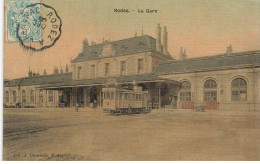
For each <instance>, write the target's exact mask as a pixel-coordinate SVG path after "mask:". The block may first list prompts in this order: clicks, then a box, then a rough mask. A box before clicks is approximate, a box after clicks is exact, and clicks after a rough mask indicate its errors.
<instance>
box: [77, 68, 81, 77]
mask: <svg viewBox="0 0 260 164" xmlns="http://www.w3.org/2000/svg"><path fill="white" fill-rule="evenodd" d="M80 74H81V67H78V79H79V78H80Z"/></svg>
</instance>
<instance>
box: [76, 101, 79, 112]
mask: <svg viewBox="0 0 260 164" xmlns="http://www.w3.org/2000/svg"><path fill="white" fill-rule="evenodd" d="M75 111H76V112H78V111H79V104H78V103H76V106H75Z"/></svg>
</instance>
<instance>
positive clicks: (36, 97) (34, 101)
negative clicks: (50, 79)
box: [4, 85, 58, 107]
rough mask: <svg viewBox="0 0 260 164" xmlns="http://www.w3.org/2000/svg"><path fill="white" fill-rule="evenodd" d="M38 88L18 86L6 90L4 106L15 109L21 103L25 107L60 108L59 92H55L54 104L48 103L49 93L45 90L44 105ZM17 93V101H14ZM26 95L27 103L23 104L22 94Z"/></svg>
mask: <svg viewBox="0 0 260 164" xmlns="http://www.w3.org/2000/svg"><path fill="white" fill-rule="evenodd" d="M37 87H38V86H35V85H34V86H21V87H20V88H19V87H18V86H13V87H5V88H4V104H5V105H7V106H8V107H15V106H16V104H17V103H21V104H22V106H23V107H57V106H58V91H53V102H49V101H48V91H46V90H43V104H42V103H40V102H39V100H40V98H39V91H40V90H39V89H37ZM6 91H8V92H9V102H6V96H5V93H6ZM14 91H16V101H15V102H14V101H13V100H14V99H13V92H14ZM23 91H25V93H26V102H22V92H23ZM30 91H33V94H34V96H33V99H32V100H31V96H30Z"/></svg>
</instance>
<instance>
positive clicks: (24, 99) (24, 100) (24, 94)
mask: <svg viewBox="0 0 260 164" xmlns="http://www.w3.org/2000/svg"><path fill="white" fill-rule="evenodd" d="M22 102H23V103H26V92H25V90H23V91H22Z"/></svg>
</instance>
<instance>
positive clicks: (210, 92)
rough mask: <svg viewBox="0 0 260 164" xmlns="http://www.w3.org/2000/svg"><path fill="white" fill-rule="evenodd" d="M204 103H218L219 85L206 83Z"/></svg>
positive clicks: (210, 82) (212, 81) (208, 81)
mask: <svg viewBox="0 0 260 164" xmlns="http://www.w3.org/2000/svg"><path fill="white" fill-rule="evenodd" d="M203 89H204V101H217V83H216V82H215V81H214V80H207V81H206V82H205V83H204V88H203Z"/></svg>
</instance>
